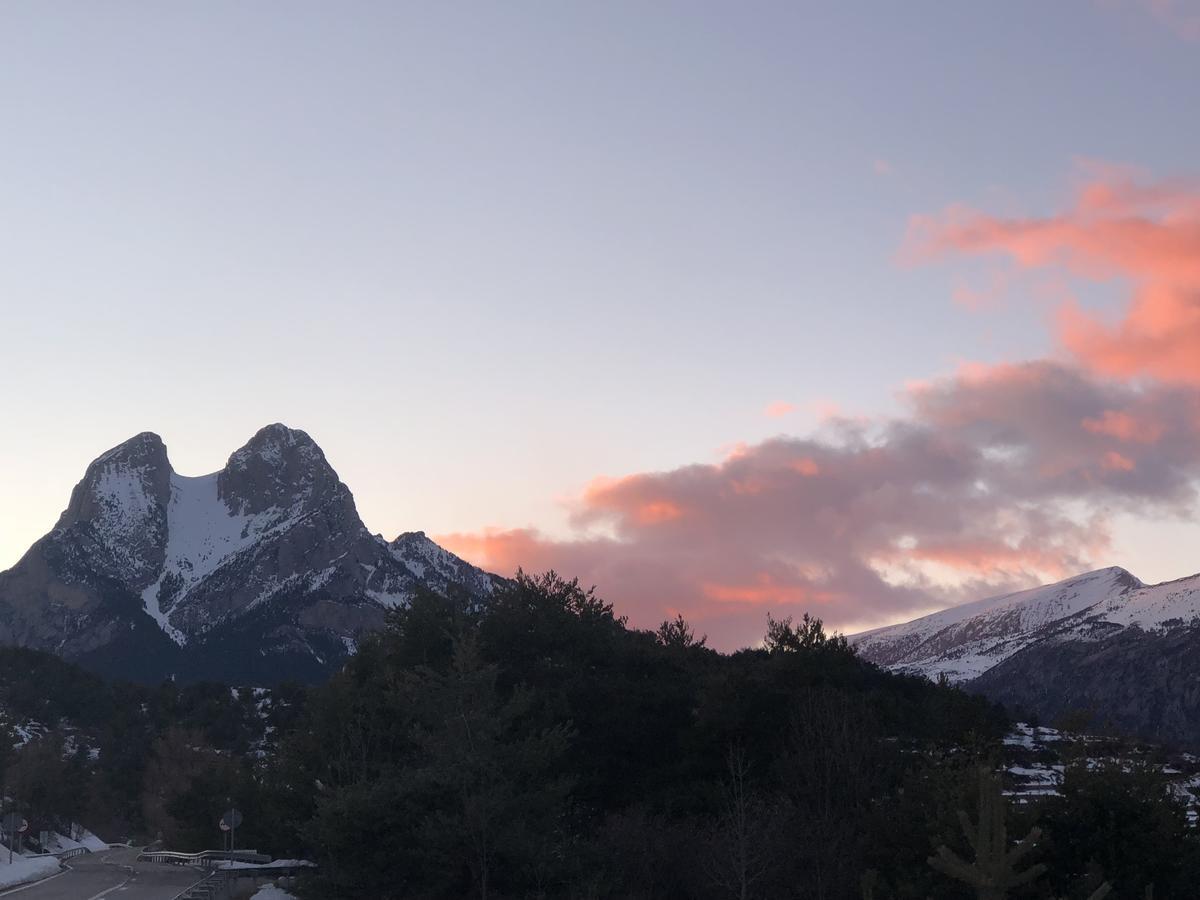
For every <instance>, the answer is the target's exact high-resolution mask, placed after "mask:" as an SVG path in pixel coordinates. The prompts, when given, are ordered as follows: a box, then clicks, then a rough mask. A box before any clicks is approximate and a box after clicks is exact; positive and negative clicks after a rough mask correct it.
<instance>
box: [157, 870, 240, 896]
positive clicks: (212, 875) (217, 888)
mask: <svg viewBox="0 0 1200 900" xmlns="http://www.w3.org/2000/svg"><path fill="white" fill-rule="evenodd" d="M228 896H229V883H228V879H227V878H226V877H225V871H224V870H223V869H218V870H217V871H215V872H209V873H208V874H207V875H205V876H204V877H203V878H201V879H200V880H199V881H197V882H196V883H195V884H193V885H192V886H191V887H186V888H184V889H183V890H182V891H180V892H179V893H178V894H176V895H175V896H174V897H172V898H171V900H220V898H225V897H228Z"/></svg>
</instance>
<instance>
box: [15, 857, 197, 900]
mask: <svg viewBox="0 0 1200 900" xmlns="http://www.w3.org/2000/svg"><path fill="white" fill-rule="evenodd" d="M67 865H68V866H70V867H71V871H69V872H67V873H66V874H64V875H58V876H57V877H55V878H51V879H48V880H47V881H44V882H42V883H41V884H36V885H33V886H32V887H27V888H22V889H20V890H19V891H18V892H14V893H13V894H12V897H11V900H100V898H101V897H104V898H108V900H171V898H172V897H174V896H175V895H176V894H178V893H179V892H180V891H182V890H183V889H184V888H185V887H187V886H188V885H190V884H195V883H196V882H197V881H199V880H200V877H201V875H202V874H203V872H202V871H201V870H199V869H194V868H192V867H190V866H170V865H165V864H161V863H144V862H143V863H140V862H138V861H137V851H136V850H126V849H123V848H118V849H114V850H106V851H105V852H103V853H85V854H84V855H83V856H76V857H75V858H73V859H70V860H68V861H67Z"/></svg>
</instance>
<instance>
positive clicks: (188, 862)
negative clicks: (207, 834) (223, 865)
mask: <svg viewBox="0 0 1200 900" xmlns="http://www.w3.org/2000/svg"><path fill="white" fill-rule="evenodd" d="M220 860H229V861H230V862H245V863H259V864H262V863H269V862H270V861H271V857H270V856H268V855H267V854H265V853H258V852H256V851H254V850H201V851H200V852H199V853H177V852H176V851H174V850H148V851H142V852H141V853H139V854H138V858H137V861H138V862H155V863H173V864H174V865H177V866H206V865H208V864H210V863H213V862H217V861H220Z"/></svg>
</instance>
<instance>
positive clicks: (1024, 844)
mask: <svg viewBox="0 0 1200 900" xmlns="http://www.w3.org/2000/svg"><path fill="white" fill-rule="evenodd" d="M1005 811H1006V810H1005V802H1004V795H1003V794H1002V793H1001V790H1000V781H999V779H998V778H996V776H995V775H993V774H992V773H991V772H990V771H989V770H988V769H987V768H983V767H981V768H980V770H979V817H978V821H977V822H976V823H975V824H972V823H971V819H970V817H969V816H968V815H967V813H966V812H965V811H963V810H960V811H959V813H958V819H959V822H960V823H961V824H962V830H963V834H964V835H965V836H966V839H967V842H968V843H969V844H970V845H971V849H972V850H973V851H974V853H975V859H974V860H973V861H971V862H967V861H966V860H964V859H963V858H962V857H960V856H959V855H958V854H957V853H955V852H954V851H953V850H951V849H950V848H949V847H947V846H945V845H944V844H943V845H942V846H940V847H938V849H937V854H936V855H935V856H931V857H929V865H931V866H932V867H933V868H934V869H936V870H937V871H939V872H941V873H942V874H944V875H949V876H950V877H951V878H955V879H957V880H959V881H961V882H964V883H965V884H968V885H970V886H971V887H973V888H975V894H976V896H977V897H978V898H979V900H1004V898H1005V897H1007V896H1008V892H1009V891H1010V890H1011V889H1012V888H1015V887H1019V886H1020V885H1023V884H1028V883H1029V882H1031V881H1033V880H1034V879H1036V878H1038V877H1040V876H1041V875H1042V873H1043V872H1045V871H1046V867H1045V866H1044V865H1042V864H1041V863H1038V864H1036V865H1033V866H1030V867H1029V868H1028V869H1025V870H1024V871H1018V870H1017V864H1018V863H1020V861H1021V860H1022V859H1024V858H1025V857H1026V856H1027V855H1028V854H1029V851H1031V850H1032V849H1033V848H1034V847H1035V846H1036V845H1037V842H1038V839H1039V838H1040V837H1041V829H1039V828H1034V829H1032V830H1031V831H1030V832H1029V834H1027V835H1026V836H1025V837H1024V838H1022V839H1021V840H1019V841H1017V843H1016V844H1015V845H1013V846H1012V847H1009V843H1008V828H1007V827H1006V826H1005V823H1004V819H1005Z"/></svg>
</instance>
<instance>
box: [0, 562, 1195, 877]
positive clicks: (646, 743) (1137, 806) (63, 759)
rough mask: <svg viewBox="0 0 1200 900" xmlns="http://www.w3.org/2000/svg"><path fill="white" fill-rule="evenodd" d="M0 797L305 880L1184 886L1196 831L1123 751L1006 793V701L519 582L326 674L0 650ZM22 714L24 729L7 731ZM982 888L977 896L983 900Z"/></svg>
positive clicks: (797, 629) (548, 579)
mask: <svg viewBox="0 0 1200 900" xmlns="http://www.w3.org/2000/svg"><path fill="white" fill-rule="evenodd" d="M0 708H2V709H3V710H4V713H5V716H6V718H7V720H8V725H7V727H8V728H10V730H12V731H13V734H12V735H11V737H12V740H10V741H5V746H6V747H14V749H13V750H11V751H10V752H7V753H5V754H3V759H0V763H2V764H3V766H4V779H5V786H6V790H5V794H6V796H7V798H8V802H9V804H10V806H15V807H16V808H17V809H18V810H19V811H21V812H22V813H23V814H25V815H26V816H27V817H28V818H29V819H30V821H31V823H32V825H33V828H32V829H31V830H33V831H34V832H36V831H37V830H38V827H39V826H42V827H48V826H50V825H63V824H64V823H65V824H69V823H70V822H71V821H77V822H82V823H84V824H86V825H87V826H88V827H90V828H91V829H92V830H94V831H97V832H98V833H100V834H101V836H103V837H105V838H108V839H122V838H128V839H131V840H133V841H135V842H149V841H154V840H161V841H162V842H163V844H164V845H166V846H168V847H170V848H172V849H180V850H193V849H203V848H209V847H215V846H219V841H220V836H219V832H218V831H217V828H216V823H217V820H218V818H219V816H220V814H221V812H222V811H223V810H224V809H225V808H227V807H228V805H230V804H233V805H236V806H237V807H238V808H239V809H240V810H242V811H243V812H244V815H245V823H244V825H243V827H242V829H241V830H240V831H239V834H238V845H239V846H242V847H253V848H256V849H259V850H261V851H264V852H268V853H272V854H274V855H276V856H279V857H286V858H306V859H310V860H313V861H314V862H316V863H317V864H318V865H319V869H318V870H317V873H316V874H315V875H314V876H313V877H312V878H310V879H308V881H307V882H306V883H305V884H304V885H302V886H301V888H300V890H301V892H302V893H303V894H304V895H305V896H309V897H313V898H362V897H379V898H389V897H396V898H401V897H403V898H441V897H445V898H460V897H479V898H485V900H487V898H568V897H569V898H602V897H613V898H647V900H650V898H738V900H746V898H790V897H797V898H821V900H826V898H830V900H833V898H867V900H888V898H896V900H899V898H912V900H917V898H933V900H942V898H945V900H950V898H962V897H976V896H978V897H981V898H1000V897H1015V898H1020V897H1028V898H1072V900H1074V898H1078V900H1086V898H1093V897H1102V896H1105V895H1107V896H1111V897H1145V896H1148V894H1147V893H1146V892H1147V891H1151V892H1152V893H1151V894H1149V896H1154V897H1159V898H1162V897H1186V896H1192V895H1193V893H1192V888H1191V885H1194V884H1196V883H1197V882H1198V880H1200V840H1198V838H1197V836H1196V834H1195V829H1194V828H1193V827H1191V826H1190V825H1189V820H1188V811H1187V808H1186V806H1185V803H1184V801H1183V799H1181V798H1179V797H1178V796H1177V795H1175V794H1173V793H1172V792H1171V791H1170V790H1169V789H1168V785H1167V784H1166V782H1165V781H1164V779H1163V776H1162V774H1161V770H1160V769H1158V768H1155V767H1153V766H1151V765H1148V764H1140V763H1117V762H1113V763H1109V764H1102V765H1098V764H1096V763H1095V762H1094V761H1089V760H1087V759H1079V760H1076V761H1074V762H1069V763H1068V764H1067V765H1066V766H1065V772H1064V778H1063V783H1062V787H1061V790H1059V791H1058V792H1056V793H1055V794H1052V795H1048V796H1046V797H1045V798H1043V799H1041V800H1039V801H1038V802H1021V803H1016V802H1012V801H1010V800H1009V799H1007V798H1006V796H1005V794H1004V793H1003V784H1002V781H1001V779H1000V778H999V777H998V776H997V775H996V774H995V773H996V772H997V770H998V769H999V768H1000V765H999V753H1000V749H1001V740H1002V738H1003V736H1004V734H1005V733H1006V731H1007V730H1008V728H1009V725H1010V722H1009V717H1008V715H1007V714H1006V711H1005V710H1004V709H1002V708H1000V707H999V706H996V705H994V704H991V703H989V702H988V701H986V700H984V699H983V698H981V697H978V696H974V695H972V694H969V693H967V692H964V691H962V690H960V689H958V688H956V687H953V686H950V685H948V684H944V683H941V684H938V683H933V682H930V681H928V680H925V679H923V678H918V677H914V676H905V675H898V674H893V673H889V672H886V671H883V670H881V669H879V668H878V667H876V666H874V665H872V664H870V663H867V662H865V661H863V660H862V659H860V658H859V657H858V656H857V655H856V654H855V652H854V650H853V648H852V647H851V646H850V645H849V644H848V643H847V641H846V640H845V639H844V638H843V637H841V636H839V635H836V634H829V633H827V632H826V630H825V628H824V627H823V625H822V623H821V622H820V620H818V619H816V618H812V617H810V616H807V615H806V616H804V617H803V618H802V619H800V620H799V621H792V620H790V619H783V620H776V619H773V618H770V617H768V618H767V621H766V623H765V635H764V639H763V641H762V643H761V646H760V647H756V648H754V649H746V650H742V651H739V652H736V653H732V654H722V653H718V652H715V651H713V650H711V649H709V648H708V647H707V646H706V640H705V637H704V636H703V635H701V634H697V633H696V631H695V630H694V629H693V627H692V626H691V625H690V624H689V623H688V622H686V621H685V620H684V619H683V618H676V619H675V620H673V621H667V622H664V623H662V625H661V626H660V627H659V628H658V629H657V630H656V631H653V632H652V631H644V630H637V629H634V628H631V627H629V625H628V623H627V622H626V621H625V620H624V619H622V618H621V617H619V616H617V615H615V614H614V611H613V608H612V606H611V605H610V604H608V603H606V602H604V601H603V600H602V599H601V598H599V597H598V596H597V595H596V594H595V592H594V591H592V590H587V589H584V588H583V587H581V586H580V585H579V584H578V583H577V582H574V581H567V580H564V579H562V578H560V577H559V576H557V575H555V574H554V573H552V572H551V573H546V574H544V575H538V576H530V575H525V574H521V575H519V576H518V577H517V578H516V579H514V580H512V581H511V582H508V583H507V584H505V585H503V586H502V587H501V588H500V589H498V591H497V593H496V595H495V596H494V597H493V599H492V600H491V601H490V602H489V603H488V604H487V605H486V607H480V606H478V605H476V604H474V603H472V602H471V601H470V600H469V599H467V598H466V596H465V595H460V594H458V593H457V592H454V591H451V592H450V594H449V596H441V595H438V594H434V593H431V592H425V593H421V594H419V595H417V596H416V597H415V598H414V599H413V601H412V603H411V604H410V605H408V606H407V607H405V608H401V609H397V610H395V611H394V612H392V613H391V615H390V618H389V621H388V624H387V627H386V628H384V629H383V630H381V631H379V632H377V633H375V634H373V635H371V636H370V637H368V638H366V639H365V640H363V641H362V643H361V645H360V646H359V648H358V652H357V653H356V654H355V655H354V656H353V657H352V658H351V659H350V660H349V662H348V663H347V665H346V666H345V668H344V669H343V670H342V671H341V672H340V673H338V674H337V675H336V676H334V677H333V678H332V680H330V681H329V682H328V683H326V684H323V685H319V686H315V687H303V686H300V685H279V686H273V687H272V688H270V689H269V690H267V689H264V688H262V687H261V686H260V687H258V688H257V689H256V688H249V687H239V688H231V687H229V686H225V685H217V684H193V685H181V684H176V683H174V682H165V683H163V684H161V685H158V686H155V687H146V686H139V685H133V684H125V683H115V682H107V681H104V680H102V679H100V678H98V677H96V676H93V675H89V674H88V673H86V672H83V671H82V670H80V669H78V668H76V667H74V666H72V665H70V664H67V663H64V662H62V661H61V660H58V659H57V658H55V657H52V656H49V655H46V654H41V653H36V652H34V651H28V650H20V649H14V648H9V649H5V650H3V651H2V652H0ZM31 723H33V724H31ZM988 891H990V893H989V892H988Z"/></svg>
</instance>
